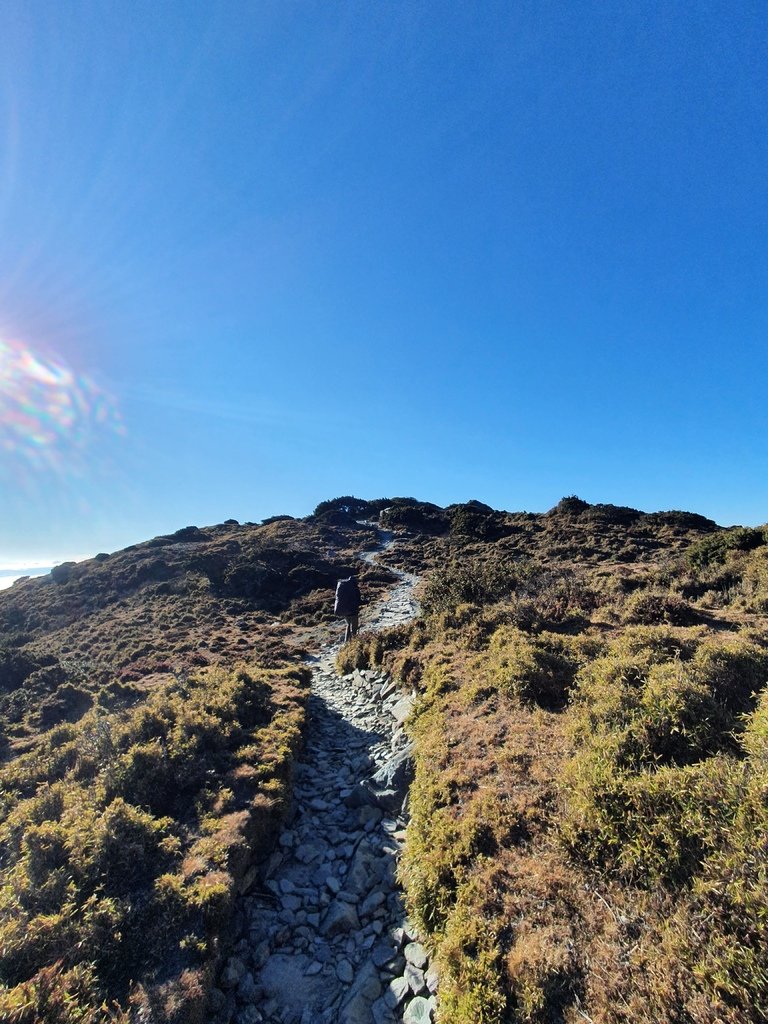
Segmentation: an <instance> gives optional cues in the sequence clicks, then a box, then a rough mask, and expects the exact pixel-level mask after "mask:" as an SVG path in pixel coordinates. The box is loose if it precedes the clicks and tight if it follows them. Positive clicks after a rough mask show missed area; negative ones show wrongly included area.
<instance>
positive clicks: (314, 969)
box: [304, 960, 323, 978]
mask: <svg viewBox="0 0 768 1024" xmlns="http://www.w3.org/2000/svg"><path fill="white" fill-rule="evenodd" d="M322 969H323V965H322V964H320V963H318V962H317V960H314V961H313V962H312V963H311V964H310V965H309V967H308V968H307V969H306V971H304V974H305V975H306V976H307V977H308V978H311V977H313V976H314V975H315V974H319V973H320V971H322Z"/></svg>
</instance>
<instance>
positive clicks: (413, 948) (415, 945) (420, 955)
mask: <svg viewBox="0 0 768 1024" xmlns="http://www.w3.org/2000/svg"><path fill="white" fill-rule="evenodd" d="M404 952H405V959H406V960H407V961H408V963H409V964H413V966H414V967H419V968H420V969H421V970H424V968H425V967H426V965H427V959H428V957H427V951H426V949H424V947H423V946H422V944H421V943H420V942H409V943H408V945H407V946H406V947H405V950H404Z"/></svg>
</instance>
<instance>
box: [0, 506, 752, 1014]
mask: <svg viewBox="0 0 768 1024" xmlns="http://www.w3.org/2000/svg"><path fill="white" fill-rule="evenodd" d="M371 521H375V522H378V523H379V524H380V525H381V526H382V527H383V528H385V529H388V530H393V531H395V532H396V533H397V534H398V535H399V538H400V540H399V544H398V547H397V549H396V551H395V552H394V553H393V555H392V556H391V557H392V558H393V559H394V561H395V563H396V564H399V565H400V566H402V567H404V568H407V569H409V570H412V571H415V572H418V573H420V574H422V575H423V577H424V582H423V585H422V587H421V592H420V598H421V601H422V614H421V616H420V617H419V618H417V619H416V620H415V621H414V622H413V623H412V624H410V625H408V626H401V627H398V628H396V629H392V630H388V631H384V632H382V633H379V634H376V635H374V634H370V633H369V634H366V633H362V634H361V635H360V636H358V637H356V638H355V639H354V640H353V641H352V642H351V643H350V644H348V645H346V646H345V647H344V648H343V650H342V652H341V655H340V657H339V666H340V668H341V669H343V670H344V671H351V670H352V669H354V668H363V667H366V666H369V665H377V666H378V665H384V666H385V667H387V668H388V669H389V670H391V671H392V672H393V674H395V675H396V676H397V677H398V678H399V679H400V680H401V682H402V685H403V686H405V687H407V688H411V689H413V690H415V691H416V695H417V700H416V704H415V707H414V711H413V713H412V716H411V721H410V724H409V728H410V730H411V732H412V735H413V737H414V740H415V760H416V775H415V783H414V785H413V788H412V792H411V795H410V812H411V816H412V817H411V822H410V825H409V828H408V842H407V844H406V848H405V853H404V856H403V860H402V863H401V874H402V878H403V882H404V885H405V887H406V892H407V899H408V903H409V907H410V910H411V913H412V914H413V915H414V917H415V918H417V919H418V920H419V921H420V922H421V925H422V927H423V928H424V929H425V932H426V933H427V935H428V936H429V942H430V943H431V944H432V946H433V951H434V954H435V962H436V963H437V964H438V965H439V967H440V970H441V989H440V994H441V1014H442V1016H441V1024H512V1022H531V1024H534V1022H536V1024H545V1022H546V1024H549V1022H555V1021H563V1022H565V1024H577V1022H579V1021H583V1020H592V1021H594V1022H601V1024H614V1022H615V1024H645V1022H647V1021H650V1020H653V1021H658V1022H660V1024H678V1022H679V1024H683V1022H687V1021H690V1022H696V1024H720V1022H723V1024H746V1022H748V1021H752V1020H761V1019H768V954H767V953H766V950H768V941H767V940H768V925H767V924H766V920H768V919H767V918H766V914H765V907H766V905H768V891H766V872H765V864H766V862H767V858H766V854H768V849H767V848H766V838H765V837H766V833H767V831H768V829H767V826H768V820H767V818H768V815H767V812H766V808H767V807H768V773H767V772H768V769H766V765H768V756H767V752H768V689H767V688H766V684H767V683H768V628H767V627H768V533H767V532H766V529H765V528H761V529H746V528H731V529H727V530H724V529H721V528H719V527H717V526H716V524H714V523H713V522H711V521H710V520H707V519H705V518H704V517H702V516H697V515H695V514H692V513H687V512H678V511H673V512H663V513H651V514H646V513H643V512H640V511H638V510H636V509H631V508H626V507H623V506H613V505H590V504H588V503H587V502H585V501H583V500H581V499H580V498H578V497H576V496H574V495H572V496H569V497H567V498H564V499H563V500H562V501H561V502H559V503H558V505H556V506H555V507H554V508H553V509H552V510H551V511H550V512H548V513H546V514H543V515H538V514H533V513H527V512H517V513H508V512H500V511H496V510H494V509H491V508H489V507H488V506H487V505H483V504H482V503H481V502H478V501H472V502H467V503H466V504H462V505H453V506H450V507H448V508H445V509H443V508H440V507H439V506H436V505H432V504H430V503H428V502H420V501H418V500H416V499H414V498H389V499H384V498H382V499H377V500H376V501H364V500H362V499H358V498H355V497H352V496H344V497H342V498H338V499H333V500H330V501H326V502H322V503H321V504H320V505H319V506H318V507H317V509H316V511H315V513H314V514H313V516H310V517H308V518H307V519H305V520H296V519H292V518H290V517H274V518H273V519H272V520H270V521H267V522H265V523H263V524H259V525H257V524H245V525H243V526H240V525H238V524H237V523H234V522H229V523H225V524H223V525H222V526H217V527H209V528H205V529H198V528H196V527H187V528H185V529H183V530H180V531H178V532H177V533H175V534H172V535H170V536H168V537H159V538H155V539H154V540H152V541H148V542H147V543H146V544H140V545H136V546H135V547H134V548H132V549H127V550H126V551H123V552H117V553H115V554H114V555H99V556H97V558H95V559H93V560H91V561H90V562H88V563H81V564H79V565H68V566H63V567H60V568H59V569H57V571H56V573H55V574H54V575H52V576H51V577H50V578H47V579H42V580H27V581H22V582H20V583H18V584H16V585H15V586H14V587H13V588H11V590H10V591H8V592H5V593H4V594H2V595H0V741H1V742H0V868H1V871H0V1019H1V1020H8V1021H9V1022H11V1024H33V1022H38V1021H40V1022H44V1024H65V1022H66V1024H69V1022H75V1024H106V1022H108V1021H113V1022H117V1024H128V1021H136V1020H140V1019H146V1018H148V1017H151V1018H152V1019H155V1020H158V1021H168V1022H173V1024H182V1022H187V1021H188V1022H190V1024H195V1022H197V1021H201V1020H203V1019H204V1008H205V1002H206V995H207V991H208V988H209V984H210V977H211V973H212V970H213V964H214V962H215V960H216V957H217V956H218V955H219V952H220V951H221V949H222V945H221V943H222V936H223V935H224V934H225V933H226V924H227V921H228V920H229V917H230V915H231V910H232V906H233V900H234V897H235V895H236V893H237V892H238V890H239V889H240V888H241V887H243V886H247V885H248V884H251V883H252V881H253V878H254V872H253V864H254V862H255V861H258V859H259V857H261V856H262V855H263V854H265V853H266V851H268V850H269V849H270V846H271V844H272V843H273V842H274V839H275V836H276V832H277V829H278V826H279V823H280V820H281V816H282V814H283V812H284V810H285V807H286V804H287V801H288V799H289V796H290V786H291V766H292V763H293V759H294V757H295V754H296V751H297V749H298V746H299V744H300V742H301V735H302V727H303V722H304V702H305V699H306V694H307V683H308V675H307V671H306V669H305V668H304V667H303V654H304V652H305V651H306V650H307V649H310V648H313V647H314V646H316V645H317V643H318V642H319V640H320V639H321V638H322V639H326V638H327V637H328V629H329V627H331V625H332V622H333V620H332V612H331V609H332V601H331V594H332V590H333V585H334V583H335V581H336V579H337V578H339V577H340V576H342V575H345V574H346V572H347V571H348V570H349V567H350V566H351V565H352V564H353V561H354V559H355V557H356V554H357V553H358V552H359V551H360V550H364V549H371V548H373V547H374V546H375V545H376V543H377V533H376V531H375V529H374V528H372V527H370V526H368V525H365V524H366V523H369V522H371ZM361 574H362V577H363V580H362V582H363V590H364V593H365V596H366V597H367V598H368V600H371V601H372V600H375V599H376V597H377V596H378V595H379V594H380V593H381V592H382V591H383V589H384V588H385V587H386V586H387V585H388V584H389V582H391V579H392V577H391V575H390V574H389V573H388V572H387V570H386V569H385V568H381V567H374V566H365V567H362V566H361Z"/></svg>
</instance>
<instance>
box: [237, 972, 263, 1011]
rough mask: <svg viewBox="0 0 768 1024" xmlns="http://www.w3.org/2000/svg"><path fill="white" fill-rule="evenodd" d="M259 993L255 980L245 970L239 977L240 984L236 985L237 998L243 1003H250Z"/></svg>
mask: <svg viewBox="0 0 768 1024" xmlns="http://www.w3.org/2000/svg"><path fill="white" fill-rule="evenodd" d="M258 994H259V989H258V986H257V985H256V980H255V979H254V977H253V975H252V974H251V972H250V971H246V973H245V974H244V975H243V977H242V978H241V979H240V984H239V985H238V986H237V998H238V999H240V1000H241V1002H243V1003H252V1002H254V1001H255V1000H256V997H257V996H258Z"/></svg>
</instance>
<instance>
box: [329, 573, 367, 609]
mask: <svg viewBox="0 0 768 1024" xmlns="http://www.w3.org/2000/svg"><path fill="white" fill-rule="evenodd" d="M360 603H361V598H360V588H359V587H358V585H357V580H356V579H355V577H354V576H350V577H349V579H347V580H339V582H338V583H337V584H336V603H335V604H334V606H333V611H334V614H335V615H342V616H344V618H347V617H348V616H350V615H357V613H358V611H359V610H360Z"/></svg>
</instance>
